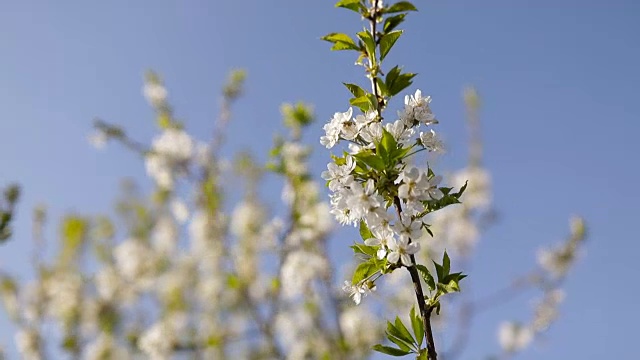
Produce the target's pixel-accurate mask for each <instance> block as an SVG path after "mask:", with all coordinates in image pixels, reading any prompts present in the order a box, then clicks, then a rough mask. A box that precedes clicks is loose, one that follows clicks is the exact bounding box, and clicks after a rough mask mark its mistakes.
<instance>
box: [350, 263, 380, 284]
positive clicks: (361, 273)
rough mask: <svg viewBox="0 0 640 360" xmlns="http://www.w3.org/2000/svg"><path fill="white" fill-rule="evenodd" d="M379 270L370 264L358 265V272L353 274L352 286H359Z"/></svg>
mask: <svg viewBox="0 0 640 360" xmlns="http://www.w3.org/2000/svg"><path fill="white" fill-rule="evenodd" d="M376 271H378V269H377V268H376V266H375V265H374V264H372V263H370V262H363V263H360V265H358V267H357V268H356V271H355V272H354V273H353V277H352V278H351V283H352V284H357V283H359V282H360V281H362V280H364V279H366V278H368V277H369V276H371V275H373V274H374V273H375V272H376Z"/></svg>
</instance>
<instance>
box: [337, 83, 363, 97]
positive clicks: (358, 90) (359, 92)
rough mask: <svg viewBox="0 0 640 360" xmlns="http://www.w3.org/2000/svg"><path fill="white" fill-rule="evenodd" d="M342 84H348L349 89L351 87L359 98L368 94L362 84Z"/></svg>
mask: <svg viewBox="0 0 640 360" xmlns="http://www.w3.org/2000/svg"><path fill="white" fill-rule="evenodd" d="M342 84H344V86H346V87H347V89H349V91H350V92H351V93H352V94H353V96H355V97H356V98H359V97H362V96H365V95H367V92H366V91H365V90H364V89H363V88H361V87H360V86H358V85H356V84H349V83H342Z"/></svg>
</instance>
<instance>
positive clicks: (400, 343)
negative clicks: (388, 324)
mask: <svg viewBox="0 0 640 360" xmlns="http://www.w3.org/2000/svg"><path fill="white" fill-rule="evenodd" d="M387 339H389V341H391V342H392V343H394V344H396V345H398V347H399V348H400V349H402V350H405V351H411V347H410V346H409V345H408V344H407V343H405V342H404V341H402V340H400V339H398V338H397V337H395V336H392V335H388V334H387Z"/></svg>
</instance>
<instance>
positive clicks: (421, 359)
mask: <svg viewBox="0 0 640 360" xmlns="http://www.w3.org/2000/svg"><path fill="white" fill-rule="evenodd" d="M416 360H429V352H428V351H427V349H422V350H420V354H418V357H416Z"/></svg>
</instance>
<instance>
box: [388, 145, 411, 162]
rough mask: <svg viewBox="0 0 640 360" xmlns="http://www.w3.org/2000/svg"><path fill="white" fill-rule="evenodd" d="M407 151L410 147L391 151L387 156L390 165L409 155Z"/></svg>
mask: <svg viewBox="0 0 640 360" xmlns="http://www.w3.org/2000/svg"><path fill="white" fill-rule="evenodd" d="M409 151H411V148H410V147H407V148H403V147H401V148H397V149H395V150H394V151H391V153H390V154H389V157H390V160H391V162H392V163H395V162H397V161H398V160H400V159H402V158H403V157H404V156H405V155H407V153H409Z"/></svg>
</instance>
